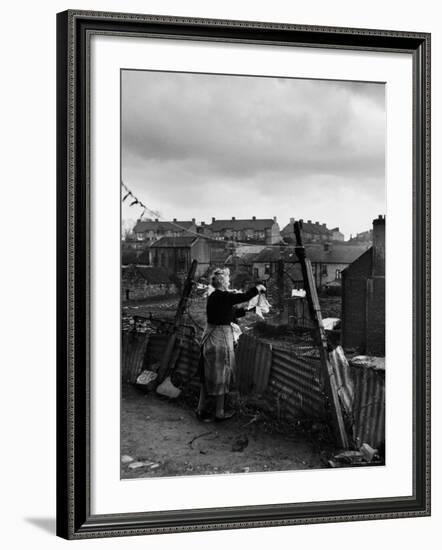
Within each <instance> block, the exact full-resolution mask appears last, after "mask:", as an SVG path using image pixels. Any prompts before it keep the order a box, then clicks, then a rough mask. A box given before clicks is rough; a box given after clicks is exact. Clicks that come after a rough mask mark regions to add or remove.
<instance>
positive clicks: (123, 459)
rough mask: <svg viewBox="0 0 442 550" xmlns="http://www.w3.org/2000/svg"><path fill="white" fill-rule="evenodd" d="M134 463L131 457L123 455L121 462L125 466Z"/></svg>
mask: <svg viewBox="0 0 442 550" xmlns="http://www.w3.org/2000/svg"><path fill="white" fill-rule="evenodd" d="M132 461H133V458H132V457H131V456H129V455H123V456H122V457H121V462H122V463H123V464H128V463H129V462H132Z"/></svg>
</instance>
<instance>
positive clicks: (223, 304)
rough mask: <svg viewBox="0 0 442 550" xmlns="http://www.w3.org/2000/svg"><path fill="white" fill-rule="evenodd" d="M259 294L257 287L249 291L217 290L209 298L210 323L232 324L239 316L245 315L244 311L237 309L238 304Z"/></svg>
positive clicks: (208, 319) (208, 316) (208, 320)
mask: <svg viewBox="0 0 442 550" xmlns="http://www.w3.org/2000/svg"><path fill="white" fill-rule="evenodd" d="M257 294H258V289H257V288H256V287H253V288H251V289H250V290H248V291H247V292H228V291H226V290H215V291H214V292H212V294H211V295H210V296H209V297H208V298H207V323H208V324H209V325H230V323H232V322H235V320H236V319H237V318H238V317H242V316H244V315H245V313H244V311H242V312H241V310H239V311H238V310H235V308H234V307H233V306H234V305H236V304H242V303H243V302H248V301H249V300H251V299H252V298H253V297H254V296H256V295H257Z"/></svg>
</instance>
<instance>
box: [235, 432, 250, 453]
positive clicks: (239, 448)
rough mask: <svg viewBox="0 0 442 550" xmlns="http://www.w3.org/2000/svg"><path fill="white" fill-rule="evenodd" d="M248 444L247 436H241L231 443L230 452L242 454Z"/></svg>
mask: <svg viewBox="0 0 442 550" xmlns="http://www.w3.org/2000/svg"><path fill="white" fill-rule="evenodd" d="M248 444H249V438H248V437H247V435H242V436H240V437H238V438H237V439H236V440H235V441H234V442H233V445H232V451H233V452H234V453H242V452H243V451H244V449H245V448H246V447H247V445H248Z"/></svg>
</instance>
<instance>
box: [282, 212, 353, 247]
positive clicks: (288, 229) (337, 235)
mask: <svg viewBox="0 0 442 550" xmlns="http://www.w3.org/2000/svg"><path fill="white" fill-rule="evenodd" d="M299 221H300V222H302V238H303V242H304V243H305V244H307V243H321V242H329V241H343V240H344V234H343V233H341V232H340V231H339V227H334V228H333V229H328V227H327V225H326V224H325V223H319V222H314V223H313V222H312V221H311V220H308V221H306V222H305V221H304V220H299ZM294 223H295V218H290V223H288V224H287V225H286V226H285V227H284V228H283V230H282V231H281V236H282V237H283V239H284V241H286V242H288V243H294V242H296V239H295V230H294Z"/></svg>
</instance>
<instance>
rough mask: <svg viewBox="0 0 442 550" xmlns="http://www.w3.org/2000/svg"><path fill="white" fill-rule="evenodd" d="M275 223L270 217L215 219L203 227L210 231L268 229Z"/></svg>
mask: <svg viewBox="0 0 442 550" xmlns="http://www.w3.org/2000/svg"><path fill="white" fill-rule="evenodd" d="M275 223H276V222H275V220H273V219H271V218H269V219H261V220H258V219H255V220H254V219H251V220H237V219H235V220H215V221H212V223H210V224H206V225H205V227H206V228H207V229H210V230H211V231H223V230H224V229H232V230H234V231H244V230H245V229H252V230H253V231H264V230H265V229H270V228H271V227H272V226H273V225H274V224H275Z"/></svg>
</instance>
